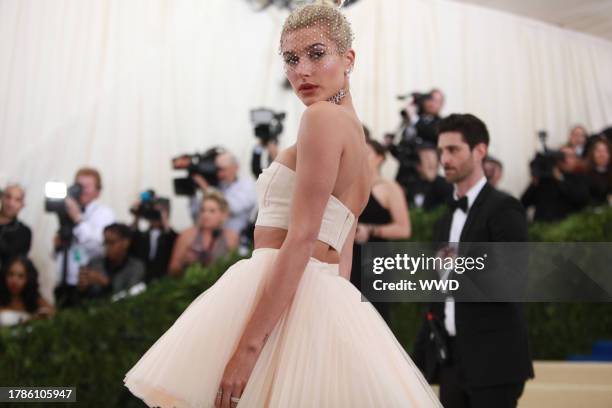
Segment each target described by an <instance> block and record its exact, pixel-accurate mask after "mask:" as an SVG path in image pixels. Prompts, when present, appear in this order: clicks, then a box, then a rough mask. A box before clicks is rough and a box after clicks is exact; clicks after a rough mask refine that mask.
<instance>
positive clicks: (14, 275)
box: [6, 262, 27, 296]
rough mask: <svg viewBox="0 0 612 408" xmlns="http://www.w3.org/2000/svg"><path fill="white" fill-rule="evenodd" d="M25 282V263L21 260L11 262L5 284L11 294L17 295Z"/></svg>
mask: <svg viewBox="0 0 612 408" xmlns="http://www.w3.org/2000/svg"><path fill="white" fill-rule="evenodd" d="M26 283H27V272H26V268H25V265H23V264H22V263H21V262H13V264H12V265H11V266H10V267H9V270H8V273H7V274H6V286H7V287H8V290H9V292H10V293H11V295H13V296H17V295H19V294H20V293H21V292H22V291H23V289H24V288H25V285H26Z"/></svg>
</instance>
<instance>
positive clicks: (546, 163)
mask: <svg viewBox="0 0 612 408" xmlns="http://www.w3.org/2000/svg"><path fill="white" fill-rule="evenodd" d="M547 138H548V134H547V132H546V131H545V130H540V131H539V132H538V139H540V142H541V143H542V151H541V152H538V153H536V156H535V158H534V159H533V160H531V162H530V163H529V170H530V172H531V176H532V177H537V178H540V179H546V178H552V177H553V169H554V168H555V166H556V165H557V162H559V161H561V160H563V159H564V157H565V156H564V154H563V152H561V151H559V150H550V149H549V148H548V147H546V139H547Z"/></svg>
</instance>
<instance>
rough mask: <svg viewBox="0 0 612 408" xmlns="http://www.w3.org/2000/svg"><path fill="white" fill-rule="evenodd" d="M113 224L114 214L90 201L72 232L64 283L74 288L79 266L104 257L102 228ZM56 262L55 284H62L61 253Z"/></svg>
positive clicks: (77, 279)
mask: <svg viewBox="0 0 612 408" xmlns="http://www.w3.org/2000/svg"><path fill="white" fill-rule="evenodd" d="M113 222H115V214H114V213H113V210H111V209H110V207H107V206H105V205H103V204H100V203H99V202H98V201H92V202H91V203H89V205H87V207H85V211H84V212H83V214H82V215H81V222H80V223H79V224H78V225H77V226H75V227H74V229H73V230H72V232H73V234H74V239H73V240H72V244H71V245H70V248H69V249H68V270H67V271H66V272H67V274H66V283H67V284H68V285H71V286H76V284H77V283H78V282H79V270H80V268H81V266H83V265H87V263H88V262H89V261H90V260H91V259H92V258H95V257H99V256H103V255H104V245H103V240H104V228H105V227H106V226H107V225H110V224H112V223H113ZM55 260H56V271H57V274H56V282H57V283H58V284H60V283H61V282H62V278H63V276H62V274H63V271H62V265H63V260H64V254H63V252H59V253H58V254H57V256H56V258H55Z"/></svg>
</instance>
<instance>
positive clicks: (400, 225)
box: [368, 181, 412, 239]
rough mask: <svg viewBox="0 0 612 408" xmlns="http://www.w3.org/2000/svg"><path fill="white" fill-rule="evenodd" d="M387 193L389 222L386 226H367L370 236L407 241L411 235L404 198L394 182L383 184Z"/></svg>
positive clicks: (398, 186)
mask: <svg viewBox="0 0 612 408" xmlns="http://www.w3.org/2000/svg"><path fill="white" fill-rule="evenodd" d="M384 187H385V189H386V193H387V200H386V201H387V203H389V205H388V210H389V212H390V213H391V222H390V223H389V224H386V225H369V226H368V228H369V231H370V236H376V237H378V238H384V239H408V238H410V235H411V234H412V231H411V226H410V215H409V213H408V203H406V196H405V195H404V191H403V190H402V188H401V187H400V185H399V184H398V183H397V182H395V181H388V182H386V183H385V184H384Z"/></svg>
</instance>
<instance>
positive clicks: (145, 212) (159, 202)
mask: <svg viewBox="0 0 612 408" xmlns="http://www.w3.org/2000/svg"><path fill="white" fill-rule="evenodd" d="M160 207H163V208H165V209H166V210H168V211H170V199H168V198H165V197H158V196H157V195H156V194H155V190H151V189H150V190H146V191H143V192H142V193H140V203H139V204H138V206H136V207H132V208H130V212H131V213H132V214H134V215H135V216H137V217H141V218H144V219H145V220H148V221H160V220H161V211H160V210H159V208H160Z"/></svg>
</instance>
